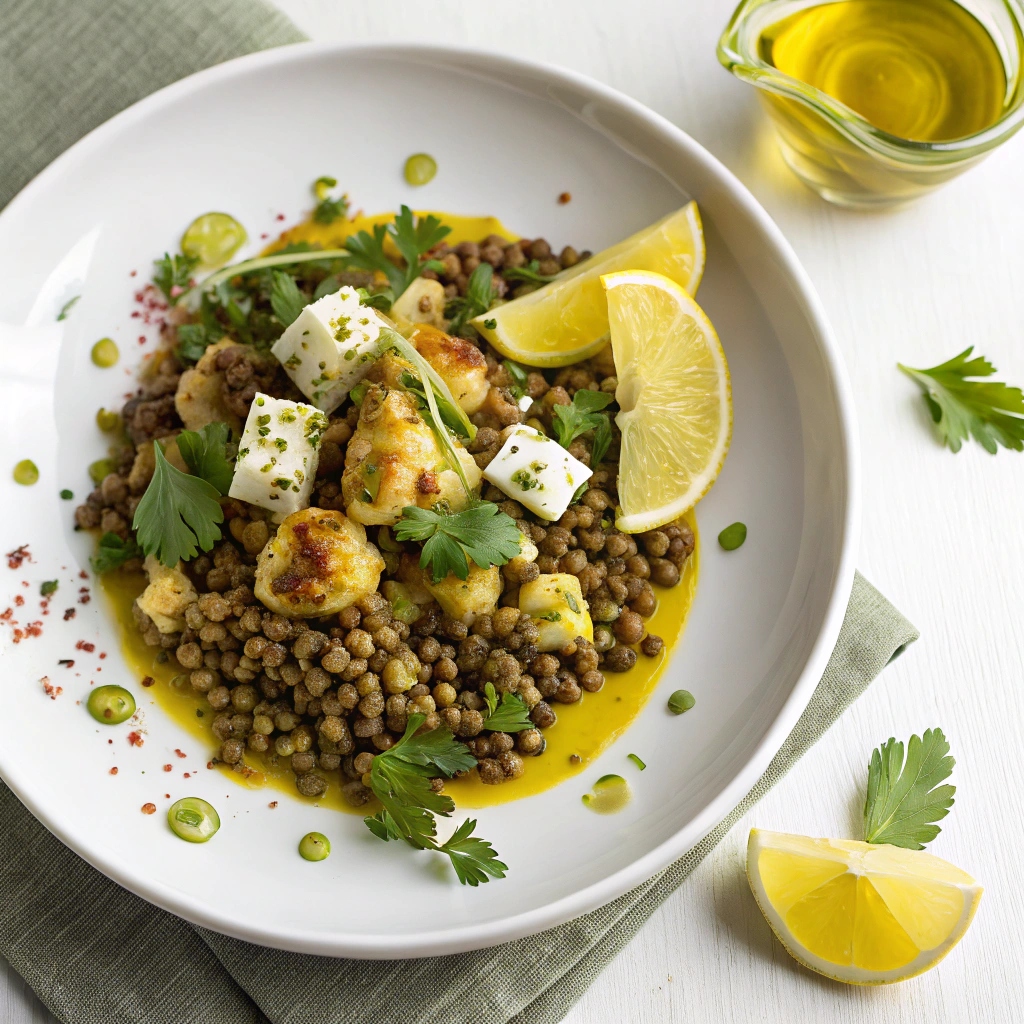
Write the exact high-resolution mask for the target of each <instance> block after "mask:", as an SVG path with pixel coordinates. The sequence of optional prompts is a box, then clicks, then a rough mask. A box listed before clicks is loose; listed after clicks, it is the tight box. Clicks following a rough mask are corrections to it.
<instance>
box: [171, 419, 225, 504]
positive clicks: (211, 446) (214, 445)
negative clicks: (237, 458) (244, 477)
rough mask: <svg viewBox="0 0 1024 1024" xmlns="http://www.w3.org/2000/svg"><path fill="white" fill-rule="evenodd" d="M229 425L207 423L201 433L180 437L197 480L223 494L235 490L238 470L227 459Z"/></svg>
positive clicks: (190, 432) (184, 433)
mask: <svg viewBox="0 0 1024 1024" xmlns="http://www.w3.org/2000/svg"><path fill="white" fill-rule="evenodd" d="M227 446H228V425H227V424H226V423H207V424H206V426H205V427H203V429H202V430H200V431H199V432H198V433H197V432H196V431H194V430H183V431H182V432H181V433H180V434H179V435H178V451H180V452H181V457H182V458H183V459H184V460H185V465H186V466H188V468H189V469H190V470H191V471H192V473H193V474H194V475H195V476H198V477H202V479H203V480H206V481H207V483H211V484H213V486H214V487H216V488H217V490H218V491H220V493H221V494H227V493H228V490H229V489H230V487H231V477H232V476H233V474H234V467H233V466H232V465H231V461H230V460H229V459H228V456H227Z"/></svg>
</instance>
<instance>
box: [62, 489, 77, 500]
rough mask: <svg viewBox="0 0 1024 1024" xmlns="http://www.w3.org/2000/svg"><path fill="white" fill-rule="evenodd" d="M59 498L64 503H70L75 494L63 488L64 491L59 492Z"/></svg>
mask: <svg viewBox="0 0 1024 1024" xmlns="http://www.w3.org/2000/svg"><path fill="white" fill-rule="evenodd" d="M60 496H61V498H62V499H63V500H64V501H71V500H72V499H73V498H74V496H75V492H74V491H69V490H68V489H67V488H66V487H65V488H64V490H62V491H61V492H60Z"/></svg>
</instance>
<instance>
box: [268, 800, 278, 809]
mask: <svg viewBox="0 0 1024 1024" xmlns="http://www.w3.org/2000/svg"><path fill="white" fill-rule="evenodd" d="M267 806H268V807H269V808H270V809H271V810H273V809H274V808H275V807H276V806H277V801H276V800H271V801H270V803H269V804H267Z"/></svg>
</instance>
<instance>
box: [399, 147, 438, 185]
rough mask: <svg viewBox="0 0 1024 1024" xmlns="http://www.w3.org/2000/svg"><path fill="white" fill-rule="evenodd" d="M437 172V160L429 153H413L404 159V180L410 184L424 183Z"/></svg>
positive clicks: (430, 179)
mask: <svg viewBox="0 0 1024 1024" xmlns="http://www.w3.org/2000/svg"><path fill="white" fill-rule="evenodd" d="M435 174H437V161H436V160H435V159H434V158H433V157H432V156H431V155H430V154H429V153H414V154H413V155H412V156H411V157H409V159H408V160H406V161H405V180H406V181H407V182H409V184H410V185H417V186H418V185H426V184H427V182H428V181H432V180H433V178H434V175H435Z"/></svg>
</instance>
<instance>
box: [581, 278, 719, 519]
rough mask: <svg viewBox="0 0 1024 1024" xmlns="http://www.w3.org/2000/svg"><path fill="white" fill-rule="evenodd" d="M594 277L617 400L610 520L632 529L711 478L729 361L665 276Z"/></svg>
mask: <svg viewBox="0 0 1024 1024" xmlns="http://www.w3.org/2000/svg"><path fill="white" fill-rule="evenodd" d="M601 282H602V284H603V285H604V288H605V292H606V294H607V296H608V320H609V324H610V327H611V336H612V354H613V355H614V357H615V372H616V374H617V376H618V378H619V386H618V387H617V388H616V390H615V400H616V401H617V402H618V403H619V408H620V409H621V412H619V414H618V415H617V416H616V417H615V422H616V423H617V424H618V427H619V429H620V430H621V431H622V454H621V455H620V457H619V505H620V514H619V518H618V519H617V520H616V522H615V525H616V526H617V527H618V528H619V529H620V530H622V532H623V533H641V532H643V531H644V530H653V529H655V528H656V527H658V526H664V524H665V523H670V522H672V521H673V520H675V519H678V518H679V516H681V515H682V514H683V513H684V512H687V511H688V510H689V509H691V508H693V506H694V505H696V504H697V502H698V501H700V499H701V498H702V497H703V496H704V495H705V494H706V493H707V492H708V490H709V489H710V487H711V485H712V484H713V483H714V482H715V478H716V477H717V476H718V473H719V470H721V468H722V463H723V462H724V461H725V454H726V452H727V451H728V450H729V440H730V438H731V436H732V389H731V387H730V383H729V366H728V364H727V363H726V361H725V353H724V352H723V351H722V345H721V343H720V342H719V340H718V335H717V334H715V329H714V327H712V326H711V321H710V320H708V318H707V317H706V316H705V315H704V313H703V311H702V310H701V308H700V306H698V305H697V303H696V302H695V301H694V300H693V299H692V298H691V297H690V296H689V295H688V294H687V293H686V292H685V291H683V289H682V288H680V287H679V285H678V284H676V283H675V282H674V281H670V280H669V279H668V278H667V277H664V276H663V275H662V274H653V273H651V272H649V271H638V270H629V271H623V272H622V273H618V274H606V275H605V276H604V277H602V278H601Z"/></svg>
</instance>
